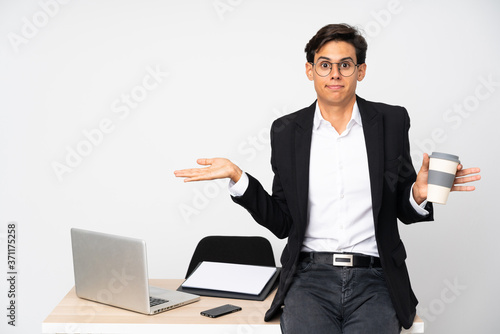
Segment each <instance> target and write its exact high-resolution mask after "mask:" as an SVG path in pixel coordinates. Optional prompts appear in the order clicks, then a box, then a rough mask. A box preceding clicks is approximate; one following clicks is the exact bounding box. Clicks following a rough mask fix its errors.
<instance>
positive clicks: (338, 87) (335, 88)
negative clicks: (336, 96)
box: [326, 85, 344, 90]
mask: <svg viewBox="0 0 500 334" xmlns="http://www.w3.org/2000/svg"><path fill="white" fill-rule="evenodd" d="M326 88H328V89H331V90H339V89H341V88H344V86H342V85H326Z"/></svg>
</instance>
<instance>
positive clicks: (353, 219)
mask: <svg viewBox="0 0 500 334" xmlns="http://www.w3.org/2000/svg"><path fill="white" fill-rule="evenodd" d="M247 187H248V176H247V175H246V174H245V173H243V174H242V177H241V178H240V180H239V181H238V182H237V183H234V182H232V181H230V184H229V192H230V193H231V195H232V196H241V195H243V194H244V193H245V191H246V189H247ZM410 202H411V204H412V206H413V207H414V208H415V210H417V212H418V213H419V214H421V215H427V214H428V211H427V210H425V209H424V208H423V207H424V206H425V204H426V201H424V202H423V203H422V204H420V205H418V204H417V203H416V202H415V200H414V199H413V195H412V192H410ZM307 219H308V221H307V229H306V233H305V238H304V242H303V247H302V250H303V251H306V252H311V251H315V252H352V253H362V254H366V255H371V256H377V257H378V249H377V242H376V239H375V225H374V221H373V210H372V198H371V191H370V176H369V171H368V156H367V153H366V144H365V137H364V134H363V124H362V121H361V115H360V113H359V108H358V105H357V102H356V103H355V104H354V107H353V111H352V116H351V119H350V120H349V122H348V124H347V127H346V129H345V130H344V131H343V132H342V133H341V134H338V133H337V131H336V130H335V128H334V127H333V126H332V125H331V124H330V122H328V121H326V120H325V119H324V118H323V116H322V115H321V112H320V110H319V106H318V103H317V102H316V111H315V114H314V122H313V132H312V139H311V155H310V169H309V193H308V212H307Z"/></svg>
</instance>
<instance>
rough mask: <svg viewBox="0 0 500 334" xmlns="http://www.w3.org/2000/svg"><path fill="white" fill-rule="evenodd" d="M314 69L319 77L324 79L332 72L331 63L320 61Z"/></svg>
mask: <svg viewBox="0 0 500 334" xmlns="http://www.w3.org/2000/svg"><path fill="white" fill-rule="evenodd" d="M315 69H316V73H318V75H319V76H322V77H326V76H327V75H328V74H330V72H331V71H332V63H329V62H327V61H321V62H319V63H316V65H315Z"/></svg>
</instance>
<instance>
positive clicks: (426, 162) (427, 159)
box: [420, 153, 430, 172]
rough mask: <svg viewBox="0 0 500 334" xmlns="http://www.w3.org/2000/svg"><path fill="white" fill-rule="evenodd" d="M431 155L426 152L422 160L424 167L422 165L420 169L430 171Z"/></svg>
mask: <svg viewBox="0 0 500 334" xmlns="http://www.w3.org/2000/svg"><path fill="white" fill-rule="evenodd" d="M429 161H430V158H429V155H428V154H427V153H424V158H423V160H422V167H420V170H421V171H422V172H428V171H429Z"/></svg>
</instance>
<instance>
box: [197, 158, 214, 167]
mask: <svg viewBox="0 0 500 334" xmlns="http://www.w3.org/2000/svg"><path fill="white" fill-rule="evenodd" d="M196 163H197V164H198V165H203V166H207V165H211V164H213V159H206V158H203V159H198V160H196Z"/></svg>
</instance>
